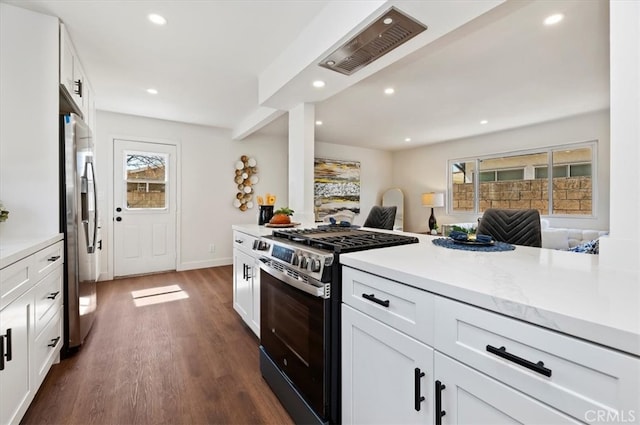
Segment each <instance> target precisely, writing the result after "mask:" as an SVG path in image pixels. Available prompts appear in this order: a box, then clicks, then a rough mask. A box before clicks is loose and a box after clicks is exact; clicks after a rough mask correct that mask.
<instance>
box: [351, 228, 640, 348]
mask: <svg viewBox="0 0 640 425" xmlns="http://www.w3.org/2000/svg"><path fill="white" fill-rule="evenodd" d="M416 236H417V237H418V238H419V239H420V243H419V244H413V245H404V246H398V247H392V248H381V249H374V250H369V251H361V252H356V253H351V254H343V255H341V256H340V262H341V263H342V264H343V265H346V266H349V267H353V268H356V269H359V270H363V271H365V272H369V273H372V274H375V275H378V276H382V277H385V278H388V279H392V280H395V281H398V282H401V283H403V284H407V285H411V286H414V287H417V288H420V289H423V290H426V291H430V292H433V293H436V294H439V295H442V296H445V297H448V298H452V299H455V300H458V301H462V302H465V303H468V304H472V305H475V306H478V307H481V308H485V309H488V310H492V311H495V312H498V313H502V314H505V315H507V316H511V317H514V318H516V319H521V320H524V321H527V322H530V323H534V324H536V325H540V326H543V327H545V328H549V329H553V330H556V331H559V332H563V333H566V334H569V335H573V336H576V337H578V338H582V339H585V340H588V341H592V342H595V343H598V344H602V345H605V346H608V347H612V348H615V349H618V350H621V351H624V352H627V353H631V354H634V355H636V356H640V279H639V276H638V273H636V272H626V271H620V270H613V269H606V268H602V267H599V266H598V256H597V255H589V254H580V253H573V252H565V251H556V250H551V249H542V248H531V247H521V246H517V247H516V249H515V251H505V252H472V251H461V250H454V249H447V248H443V247H439V246H436V245H434V244H433V243H432V240H433V239H434V238H433V237H431V236H426V235H416Z"/></svg>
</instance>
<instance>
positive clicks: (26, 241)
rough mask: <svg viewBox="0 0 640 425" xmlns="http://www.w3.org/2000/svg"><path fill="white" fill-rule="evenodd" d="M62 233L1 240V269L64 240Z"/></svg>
mask: <svg viewBox="0 0 640 425" xmlns="http://www.w3.org/2000/svg"><path fill="white" fill-rule="evenodd" d="M62 238H63V235H62V233H57V234H54V235H49V236H32V237H24V238H6V237H3V238H0V269H3V268H5V267H6V266H8V265H10V264H13V263H15V262H16V261H18V260H21V259H23V258H25V257H28V256H29V255H31V254H33V253H34V252H38V251H40V250H41V249H43V248H46V247H47V246H49V245H51V244H53V243H55V242H57V241H60V240H62Z"/></svg>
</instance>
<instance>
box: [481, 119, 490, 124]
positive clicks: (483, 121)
mask: <svg viewBox="0 0 640 425" xmlns="http://www.w3.org/2000/svg"><path fill="white" fill-rule="evenodd" d="M488 123H489V121H487V120H482V121H480V124H482V125H485V124H488Z"/></svg>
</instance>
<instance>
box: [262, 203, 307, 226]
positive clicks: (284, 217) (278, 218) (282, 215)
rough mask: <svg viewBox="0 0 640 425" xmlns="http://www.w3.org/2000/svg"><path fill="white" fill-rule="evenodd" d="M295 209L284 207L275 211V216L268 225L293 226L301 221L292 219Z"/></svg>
mask: <svg viewBox="0 0 640 425" xmlns="http://www.w3.org/2000/svg"><path fill="white" fill-rule="evenodd" d="M293 213H294V211H293V210H292V209H291V208H288V207H282V208H279V209H277V210H275V211H274V212H273V217H271V220H269V223H267V224H266V226H267V227H293V226H296V225H298V224H300V223H294V222H293V221H291V216H292V215H293Z"/></svg>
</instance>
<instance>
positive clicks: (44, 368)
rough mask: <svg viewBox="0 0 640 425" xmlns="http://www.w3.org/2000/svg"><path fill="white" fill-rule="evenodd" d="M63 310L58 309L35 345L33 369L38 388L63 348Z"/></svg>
mask: <svg viewBox="0 0 640 425" xmlns="http://www.w3.org/2000/svg"><path fill="white" fill-rule="evenodd" d="M62 309H63V308H62V306H60V307H59V308H58V309H57V311H56V312H55V313H56V314H55V315H54V316H53V317H52V319H51V320H50V321H49V323H47V325H46V327H45V328H44V330H43V331H42V333H41V334H40V336H38V337H37V338H36V340H35V343H34V344H33V345H34V346H33V363H32V367H33V372H34V375H33V376H34V377H35V378H34V379H35V385H36V388H37V387H38V386H39V385H40V384H41V383H42V380H43V379H44V377H45V376H46V375H47V372H49V369H50V368H51V365H52V364H53V362H54V360H55V358H56V356H57V354H58V353H59V352H60V349H61V348H62V342H63V341H62V316H63V311H62Z"/></svg>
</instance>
